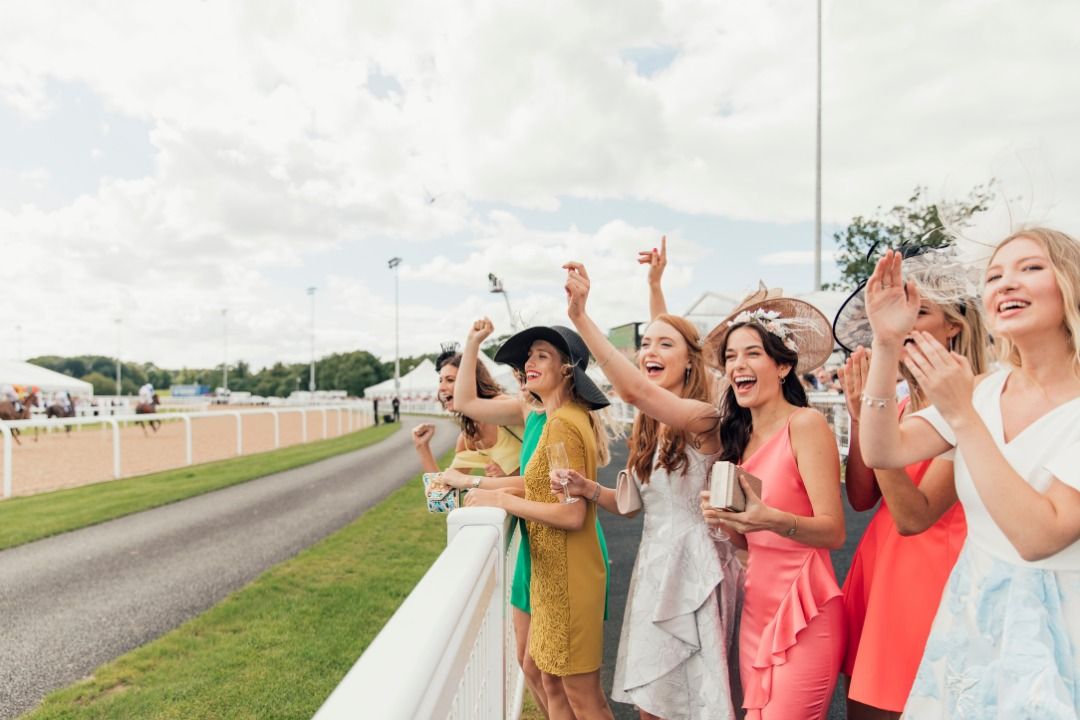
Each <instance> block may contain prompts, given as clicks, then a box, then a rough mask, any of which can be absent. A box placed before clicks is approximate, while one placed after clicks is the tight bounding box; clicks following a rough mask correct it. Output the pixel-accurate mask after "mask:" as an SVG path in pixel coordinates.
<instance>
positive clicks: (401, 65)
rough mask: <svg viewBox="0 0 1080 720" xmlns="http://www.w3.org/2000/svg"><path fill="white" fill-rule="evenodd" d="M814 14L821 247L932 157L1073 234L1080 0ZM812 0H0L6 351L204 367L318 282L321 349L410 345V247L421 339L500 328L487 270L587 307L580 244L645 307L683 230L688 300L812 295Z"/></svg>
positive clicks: (537, 293) (1078, 196)
mask: <svg viewBox="0 0 1080 720" xmlns="http://www.w3.org/2000/svg"><path fill="white" fill-rule="evenodd" d="M824 8H825V9H824V31H823V35H824V63H825V72H824V83H825V90H824V144H823V147H824V182H823V212H824V216H825V230H826V243H825V244H826V250H827V251H828V249H829V248H830V247H831V239H830V237H829V236H830V235H831V232H832V231H833V230H835V229H837V228H839V227H842V226H843V224H844V223H845V222H846V221H847V220H849V219H850V218H851V217H852V216H853V215H855V214H866V213H872V212H873V211H874V209H875V208H876V207H878V206H881V205H884V206H891V205H892V204H895V203H897V202H901V201H903V200H904V199H905V198H906V197H907V196H908V194H909V193H910V191H911V189H912V188H913V187H914V186H916V185H925V186H927V187H928V188H929V192H930V195H931V196H932V197H935V198H949V197H957V196H963V195H966V194H967V192H968V190H970V188H971V187H972V186H973V185H975V184H977V183H981V182H985V181H986V180H987V179H989V178H990V177H998V178H1001V179H1002V180H1003V181H1004V183H1005V188H1006V192H1007V194H1009V195H1010V196H1014V197H1021V198H1022V199H1021V200H1018V201H1014V202H1013V203H1012V204H1011V205H1010V207H1009V208H1008V210H1009V215H1010V217H1011V218H1012V219H1013V220H1023V221H1037V222H1047V223H1052V224H1055V225H1057V226H1060V227H1062V228H1063V229H1066V230H1068V231H1071V232H1073V233H1076V232H1078V231H1080V143H1078V142H1077V141H1076V137H1075V135H1076V131H1077V128H1080V92H1077V90H1078V89H1080V88H1078V84H1080V80H1078V75H1077V72H1076V69H1077V68H1078V67H1080V36H1078V35H1077V34H1076V31H1075V28H1076V27H1077V25H1078V22H1080V7H1077V6H1075V5H1073V4H1071V3H1062V2H1041V1H1038V0H1036V1H1034V2H1023V3H1021V2H1016V1H1013V2H1004V1H994V0H983V1H980V2H974V0H951V1H948V2H929V1H926V2H907V3H855V2H835V1H831V0H826V2H825V6H824ZM814 23H815V16H814V4H813V3H811V2H806V1H805V0H802V1H796V0H782V1H776V2H754V3H747V2H727V1H725V0H707V1H705V0H701V1H694V0H690V1H687V2H666V1H660V2H657V1H646V0H610V1H603V0H598V1H595V2H587V3H582V2H570V1H563V0H552V1H550V2H545V3H525V2H518V1H517V0H461V1H458V0H441V1H440V2H416V1H414V0H394V1H393V2H390V1H382V0H379V1H375V0H373V1H370V2H348V1H346V0H341V1H339V2H304V3H301V2H265V1H263V0H250V1H246V2H245V1H241V0H236V1H234V2H225V1H222V0H203V1H201V2H195V1H193V0H192V1H185V2H176V1H175V0H172V1H171V2H147V1H143V0H140V1H139V2H134V1H130V2H116V1H110V2H104V1H101V2H95V1H93V0H87V1H85V2H78V3H70V2H48V1H44V0H35V1H34V2H16V1H14V0H0V258H2V260H0V262H2V267H3V272H2V276H3V278H4V286H5V288H6V290H7V292H6V295H5V301H4V302H3V303H0V343H2V344H3V346H4V353H3V354H4V355H5V356H6V357H16V356H20V357H24V358H25V357H30V356H34V355H40V354H63V355H73V354H81V353H98V354H106V355H113V354H115V353H116V352H117V348H118V346H119V347H120V351H121V353H122V355H123V356H124V357H125V358H126V359H130V360H135V361H153V362H156V363H158V364H159V365H163V366H166V367H181V366H208V365H214V364H217V363H220V362H221V359H222V356H223V354H224V348H223V344H224V342H223V341H224V333H225V330H224V327H223V322H222V320H223V318H222V310H223V309H227V311H228V313H227V321H228V344H229V350H228V354H229V358H230V360H231V361H235V360H236V359H237V358H243V359H246V360H248V361H249V362H251V363H253V364H254V365H255V366H257V367H258V366H261V365H263V364H266V363H269V362H272V361H274V360H277V359H281V360H286V361H302V360H306V359H307V357H308V356H309V352H310V351H309V339H308V332H309V327H310V323H311V305H310V299H309V297H308V296H307V294H306V293H305V289H306V288H307V287H310V286H314V287H316V288H317V291H316V293H315V296H314V299H315V333H316V352H317V354H319V355H322V354H325V353H329V352H333V351H345V350H353V349H368V350H371V351H373V352H375V353H377V354H379V355H382V356H384V357H392V355H393V352H394V306H395V302H394V274H393V273H392V272H391V271H390V270H389V269H388V268H387V260H388V259H389V258H391V257H394V256H399V257H401V258H402V259H403V262H402V264H401V267H400V276H399V281H400V313H401V321H400V328H401V332H400V337H401V340H400V342H401V351H402V354H411V353H416V352H425V351H430V350H431V349H432V348H434V347H436V346H437V344H438V343H439V342H440V341H444V340H448V339H453V338H459V337H461V336H462V335H463V334H464V331H465V328H466V326H467V324H468V322H469V321H470V319H471V318H473V317H476V316H478V315H482V314H489V315H491V317H492V318H493V319H494V320H495V322H496V325H497V327H499V328H505V327H506V326H507V325H508V318H507V313H506V307H505V305H504V303H503V298H502V296H500V295H493V294H490V293H489V292H488V291H487V290H488V288H487V281H486V278H487V274H488V273H489V272H494V273H496V274H497V275H498V276H499V277H501V278H502V280H503V283H504V286H505V287H506V289H507V290H508V291H509V299H510V301H511V303H512V304H513V308H514V310H515V312H517V313H518V314H519V315H520V316H521V317H522V318H524V320H526V321H527V322H531V323H554V322H560V321H561V320H564V318H565V316H564V314H563V307H564V303H563V299H562V290H561V279H562V273H561V271H560V270H559V266H560V264H561V263H562V262H564V261H566V260H568V259H577V260H582V261H584V262H585V263H586V264H587V267H588V268H589V269H590V271H591V274H592V275H593V279H594V288H595V289H594V297H593V300H592V309H593V312H594V315H595V317H596V318H597V320H598V321H599V322H600V323H601V324H605V325H613V324H618V323H622V322H627V321H630V320H638V319H642V318H643V317H644V316H645V314H646V308H647V303H646V295H645V284H644V274H643V271H642V270H641V269H640V268H638V267H637V266H636V265H635V254H636V252H637V251H638V250H640V249H645V248H649V247H652V246H654V245H656V244H657V243H658V240H659V237H660V235H661V234H665V233H666V234H667V235H668V237H669V239H670V243H669V247H670V252H671V256H672V258H671V267H670V270H669V274H668V275H669V276H668V282H667V288H668V294H669V298H670V301H671V302H670V304H671V306H672V308H673V309H676V310H683V309H685V308H686V307H687V306H688V305H689V304H690V303H691V302H693V300H694V299H695V298H697V297H698V296H699V295H700V294H701V293H703V292H705V291H707V290H714V291H719V292H723V293H726V294H733V295H738V294H740V293H741V292H742V291H744V290H746V289H748V288H749V287H750V286H752V285H754V284H755V283H756V281H757V279H758V278H759V277H761V278H764V279H766V280H767V281H769V282H770V283H771V284H776V285H782V286H784V287H785V288H787V289H789V290H791V291H796V292H798V291H807V290H809V289H810V288H811V285H812V281H813V270H812V266H811V263H810V258H811V255H812V247H813V238H812V235H813V212H814V210H813V197H814V189H813V159H814V77H815V76H814V52H815V50H814V47H815V46H814ZM998 216H999V217H1003V215H1002V213H1000V212H999V213H998ZM999 224H1000V223H999ZM1005 229H1006V228H1004V227H1001V228H993V229H992V231H989V232H990V234H993V233H994V232H1001V231H1004V230H1005ZM835 275H836V272H835V270H834V268H833V266H832V264H831V263H828V262H827V263H826V269H825V278H826V280H828V279H830V278H831V277H834V276H835ZM117 319H119V323H118V322H117ZM17 326H21V328H22V329H21V331H17V330H16V327H17ZM118 331H119V332H118ZM118 336H119V337H118Z"/></svg>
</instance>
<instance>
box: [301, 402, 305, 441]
mask: <svg viewBox="0 0 1080 720" xmlns="http://www.w3.org/2000/svg"><path fill="white" fill-rule="evenodd" d="M300 442H307V410H306V409H304V408H300Z"/></svg>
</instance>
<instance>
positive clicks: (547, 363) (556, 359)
mask: <svg viewBox="0 0 1080 720" xmlns="http://www.w3.org/2000/svg"><path fill="white" fill-rule="evenodd" d="M563 363H564V360H563V357H562V354H561V353H559V350H558V348H556V347H555V346H554V345H552V344H551V343H549V342H548V341H547V340H535V341H533V344H532V345H530V346H529V358H528V359H527V360H526V361H525V389H526V390H528V391H529V392H532V393H536V394H537V395H539V396H540V397H542V398H543V397H547V396H548V395H550V394H551V393H553V392H557V391H559V390H560V389H561V388H563V387H564V386H568V385H569V384H570V375H569V374H568V373H565V371H564V370H563Z"/></svg>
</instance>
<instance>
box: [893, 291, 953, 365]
mask: <svg viewBox="0 0 1080 720" xmlns="http://www.w3.org/2000/svg"><path fill="white" fill-rule="evenodd" d="M961 329H962V328H961V326H960V324H959V323H956V322H953V321H952V320H950V319H949V317H948V316H947V315H946V314H945V310H944V309H942V307H941V306H940V305H938V304H936V303H932V302H930V301H929V300H922V301H921V302H920V304H919V315H918V317H916V318H915V327H914V328H912V333H914V332H915V331H916V330H917V331H919V332H924V333H929V334H931V335H933V336H934V339H935V340H937V341H938V342H939V343H941V344H942V345H944V346H945V347H950V343H951V342H952V339H953V338H954V337H956V336H957V335H958V334H960V330H961ZM909 342H914V339H913V335H908V336H907V338H905V339H904V352H903V355H902V356H901V361H903V358H904V357H906V356H907V347H908V343H909Z"/></svg>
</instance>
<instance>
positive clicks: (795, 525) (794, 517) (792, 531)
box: [784, 513, 799, 537]
mask: <svg viewBox="0 0 1080 720" xmlns="http://www.w3.org/2000/svg"><path fill="white" fill-rule="evenodd" d="M791 520H792V525H791V527H790V528H789V529H788V531H787V532H786V533H784V536H785V537H794V536H795V531H796V530H798V529H799V516H798V515H796V514H795V513H791Z"/></svg>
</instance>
